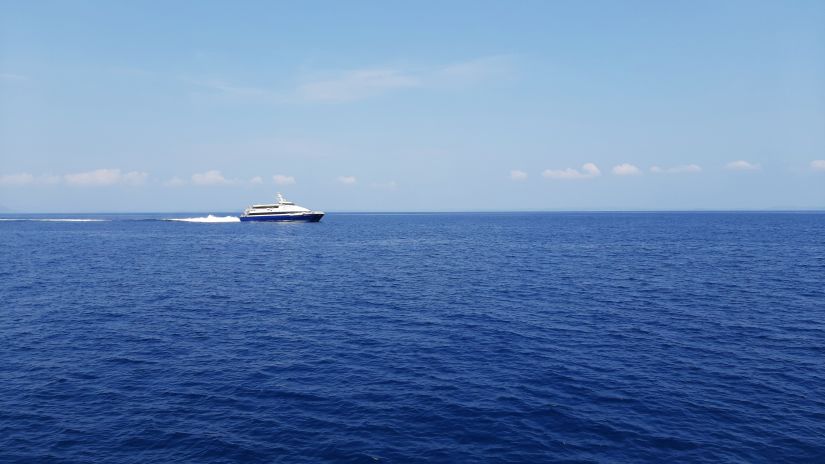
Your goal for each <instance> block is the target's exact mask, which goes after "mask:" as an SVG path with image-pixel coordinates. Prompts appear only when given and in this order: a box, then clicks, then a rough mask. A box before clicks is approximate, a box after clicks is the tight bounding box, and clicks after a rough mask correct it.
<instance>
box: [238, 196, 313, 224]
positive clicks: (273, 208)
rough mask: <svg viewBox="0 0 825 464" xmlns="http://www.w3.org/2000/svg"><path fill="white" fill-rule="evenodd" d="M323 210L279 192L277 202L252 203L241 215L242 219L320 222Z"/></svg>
mask: <svg viewBox="0 0 825 464" xmlns="http://www.w3.org/2000/svg"><path fill="white" fill-rule="evenodd" d="M323 216H324V212H323V211H312V210H310V209H308V208H304V207H303V206H298V205H296V204H295V203H293V202H291V201H289V200H287V199H286V198H284V196H283V195H281V192H278V195H277V202H275V203H265V204H260V205H252V206H250V207H249V208H246V209H245V210H244V212H243V214H242V215H241V221H308V222H318V221H320V220H321V218H322V217H323Z"/></svg>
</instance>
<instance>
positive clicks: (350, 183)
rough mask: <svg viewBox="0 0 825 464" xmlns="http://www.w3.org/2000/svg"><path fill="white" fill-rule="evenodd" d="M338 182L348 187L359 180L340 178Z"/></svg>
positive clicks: (350, 177)
mask: <svg viewBox="0 0 825 464" xmlns="http://www.w3.org/2000/svg"><path fill="white" fill-rule="evenodd" d="M338 182H340V183H342V184H346V185H352V184H354V183H356V182H358V179H356V178H355V176H340V177H339V178H338Z"/></svg>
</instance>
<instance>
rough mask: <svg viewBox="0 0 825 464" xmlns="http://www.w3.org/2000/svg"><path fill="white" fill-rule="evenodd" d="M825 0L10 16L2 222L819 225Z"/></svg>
mask: <svg viewBox="0 0 825 464" xmlns="http://www.w3.org/2000/svg"><path fill="white" fill-rule="evenodd" d="M823 24H825V2H822V1H805V0H799V1H792V2H787V1H770V2H764V1H758V0H748V1H727V0H722V1H695V2H661V1H596V0H593V1H586V2H580V1H552V2H551V1H527V0H524V1H517V2H513V1H483V0H474V1H459V0H455V1H425V0H422V1H414V2H401V1H370V2H366V1H355V0H353V1H346V2H340V1H300V2H295V1H292V2H276V1H261V2H256V1H240V2H229V1H221V2H209V1H175V2H156V1H130V2H108V1H96V2H87V1H72V2H65V1H55V2H50V1H38V2H30V1H9V0H6V1H3V2H0V210H2V211H6V212H137V211H144V212H151V211H157V212H165V211H202V212H227V211H240V210H242V209H243V208H244V207H245V206H247V205H249V204H251V203H261V202H265V201H267V200H270V199H273V198H274V195H275V192H278V191H280V192H283V193H284V195H285V196H286V197H287V198H289V199H290V200H293V201H295V202H297V203H298V204H300V205H303V206H306V207H309V208H312V209H317V210H324V211H508V210H683V209H686V210H692V209H723V210H724V209H823V208H825V27H823V26H822V25H823Z"/></svg>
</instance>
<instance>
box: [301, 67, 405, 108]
mask: <svg viewBox="0 0 825 464" xmlns="http://www.w3.org/2000/svg"><path fill="white" fill-rule="evenodd" d="M420 85H421V79H420V78H419V77H417V76H414V75H412V74H409V73H406V72H404V71H401V70H397V69H386V68H385V69H381V68H375V69H358V70H354V71H346V72H344V73H342V74H341V75H339V76H336V77H333V78H330V79H325V80H318V81H314V82H306V83H303V84H301V85H300V86H299V87H298V95H299V96H300V97H301V98H302V99H305V100H308V101H317V102H329V103H340V102H348V101H354V100H362V99H364V98H368V97H374V96H377V95H381V94H383V93H385V92H388V91H390V90H395V89H403V88H409V87H419V86H420Z"/></svg>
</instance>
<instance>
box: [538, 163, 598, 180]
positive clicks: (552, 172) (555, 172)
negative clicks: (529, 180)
mask: <svg viewBox="0 0 825 464" xmlns="http://www.w3.org/2000/svg"><path fill="white" fill-rule="evenodd" d="M601 174H602V172H601V171H600V170H599V167H598V166H596V165H595V164H593V163H585V164H583V165H582V167H581V170H577V169H572V168H567V169H546V170H545V171H544V172H542V173H541V175H542V177H544V178H546V179H562V180H578V179H592V178H594V177H597V176H600V175H601Z"/></svg>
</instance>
